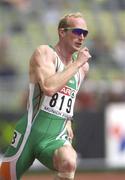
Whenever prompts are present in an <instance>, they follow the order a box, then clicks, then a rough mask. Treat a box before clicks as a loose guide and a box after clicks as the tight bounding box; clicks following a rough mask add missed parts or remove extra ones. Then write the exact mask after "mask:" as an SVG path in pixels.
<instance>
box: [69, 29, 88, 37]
mask: <svg viewBox="0 0 125 180" xmlns="http://www.w3.org/2000/svg"><path fill="white" fill-rule="evenodd" d="M72 32H73V33H74V34H76V35H79V36H80V35H81V34H83V36H84V37H86V36H87V34H88V31H87V30H84V29H73V30H72Z"/></svg>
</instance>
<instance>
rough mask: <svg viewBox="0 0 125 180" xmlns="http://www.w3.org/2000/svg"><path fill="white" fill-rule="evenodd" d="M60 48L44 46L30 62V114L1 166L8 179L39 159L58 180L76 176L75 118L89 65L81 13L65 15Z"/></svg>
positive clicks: (3, 176) (20, 124) (15, 178)
mask: <svg viewBox="0 0 125 180" xmlns="http://www.w3.org/2000/svg"><path fill="white" fill-rule="evenodd" d="M58 34H59V41H58V43H57V44H56V45H55V46H53V47H52V46H49V45H40V46H39V47H38V48H37V49H36V50H35V52H34V53H33V55H32V57H31V60H30V66H29V78H30V83H29V99H28V109H27V113H26V114H25V116H24V117H22V118H21V120H20V121H19V122H18V123H17V126H16V128H15V131H14V136H13V139H12V143H11V145H10V146H9V148H8V150H7V151H6V153H5V157H4V159H3V162H2V165H1V172H0V176H1V179H2V180H19V179H20V177H21V176H22V175H23V174H24V172H25V171H26V170H27V169H28V168H29V167H30V166H31V165H32V163H33V162H34V160H35V159H36V158H37V159H38V160H39V161H40V162H41V163H42V164H43V165H45V166H46V167H48V168H50V169H52V170H55V171H56V177H55V180H73V179H74V175H75V171H76V159H77V155H76V152H75V150H74V148H73V147H72V139H73V131H72V127H71V119H72V116H73V108H74V103H75V98H76V95H77V92H78V90H79V87H80V84H81V82H82V80H83V79H84V77H85V75H86V73H87V72H88V69H89V64H88V59H89V58H90V57H91V55H90V54H89V50H88V48H86V47H84V48H83V47H82V45H83V42H84V40H85V38H86V36H87V34H88V29H87V25H86V21H85V20H84V18H83V17H82V15H81V13H74V14H68V15H66V16H64V17H63V18H62V19H61V20H60V22H59V25H58Z"/></svg>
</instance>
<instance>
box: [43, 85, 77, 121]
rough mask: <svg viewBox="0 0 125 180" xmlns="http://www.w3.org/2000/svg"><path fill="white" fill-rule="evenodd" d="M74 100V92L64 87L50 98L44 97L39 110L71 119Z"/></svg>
mask: <svg viewBox="0 0 125 180" xmlns="http://www.w3.org/2000/svg"><path fill="white" fill-rule="evenodd" d="M75 99H76V90H74V89H72V88H70V87H67V86H65V87H63V88H62V89H61V90H60V91H59V92H57V93H55V94H54V95H53V96H52V97H50V96H45V98H44V100H43V102H42V106H41V109H42V110H44V111H46V112H48V113H51V114H55V115H57V116H59V117H63V118H68V117H72V116H73V109H74V103H75Z"/></svg>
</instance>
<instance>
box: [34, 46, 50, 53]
mask: <svg viewBox="0 0 125 180" xmlns="http://www.w3.org/2000/svg"><path fill="white" fill-rule="evenodd" d="M53 52H54V51H53V49H52V48H51V47H50V46H48V45H40V46H38V47H37V48H36V49H35V51H34V53H35V55H43V54H52V53H53Z"/></svg>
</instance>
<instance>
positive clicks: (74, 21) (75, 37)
mask: <svg viewBox="0 0 125 180" xmlns="http://www.w3.org/2000/svg"><path fill="white" fill-rule="evenodd" d="M69 23H70V25H69V27H68V28H65V29H63V31H64V32H63V34H64V36H63V40H64V43H65V44H66V47H67V48H70V49H71V51H72V52H75V51H78V50H79V49H80V48H81V46H82V44H83V42H84V40H85V38H86V36H87V34H88V29H87V25H86V22H85V20H84V19H82V18H73V17H72V18H69Z"/></svg>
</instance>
